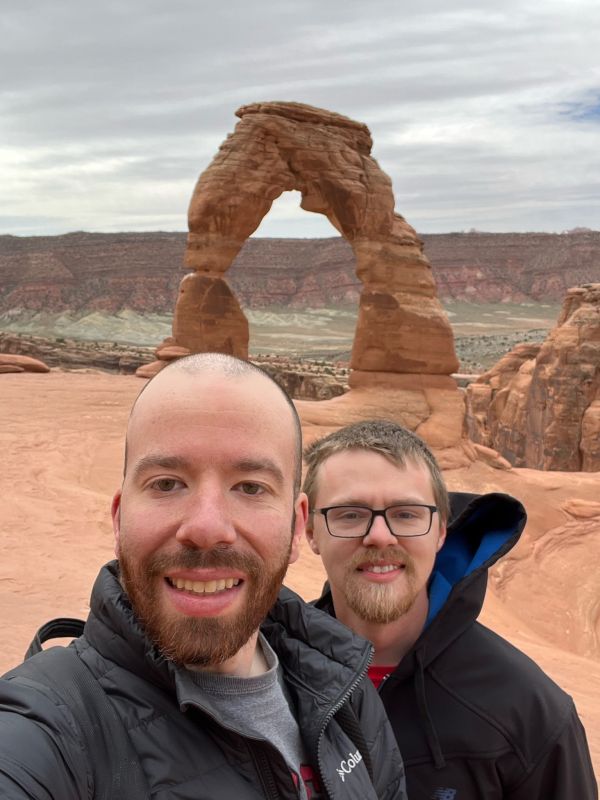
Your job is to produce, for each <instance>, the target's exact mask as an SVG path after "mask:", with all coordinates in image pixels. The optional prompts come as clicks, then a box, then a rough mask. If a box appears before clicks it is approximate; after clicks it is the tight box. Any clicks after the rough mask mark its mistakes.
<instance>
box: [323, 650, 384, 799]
mask: <svg viewBox="0 0 600 800" xmlns="http://www.w3.org/2000/svg"><path fill="white" fill-rule="evenodd" d="M374 655H375V649H374V648H373V647H371V649H370V651H369V655H368V657H367V660H366V662H365V664H364V666H363V667H362V669H361V671H360V672H359V673H358V675H357V676H356V677H355V678H354V680H353V682H352V683H351V684H350V687H349V688H348V689H347V690H346V692H345V693H344V695H343V696H342V697H341V699H340V700H339V701H338V702H337V703H336V704H335V705H334V706H332V707H331V708H330V709H329V711H328V712H327V716H326V717H325V719H324V720H323V725H322V726H321V731H320V733H319V738H318V739H317V761H318V767H319V773H320V775H321V780H322V781H323V785H324V786H325V789H326V790H327V794H328V796H329V797H330V798H331V797H333V792H332V787H331V784H330V783H329V780H328V778H327V775H326V773H325V770H324V769H323V763H322V761H321V747H320V745H321V740H322V739H323V736H324V735H325V729H326V728H327V726H328V725H329V723H330V722H331V720H332V719H333V717H334V716H335V714H336V712H338V711H339V710H340V708H341V707H342V706H343V705H344V703H345V702H346V700H347V699H348V698H349V697H350V695H351V694H352V692H353V691H354V690H355V689H356V687H357V686H358V684H359V683H360V682H361V681H362V680H363V678H364V677H365V675H366V674H367V671H368V669H369V667H370V666H371V662H372V661H373V657H374Z"/></svg>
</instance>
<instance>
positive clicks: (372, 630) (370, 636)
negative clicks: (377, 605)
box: [333, 590, 429, 667]
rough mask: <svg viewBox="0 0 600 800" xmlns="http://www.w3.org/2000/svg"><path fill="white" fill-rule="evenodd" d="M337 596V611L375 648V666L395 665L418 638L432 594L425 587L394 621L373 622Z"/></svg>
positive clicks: (339, 615)
mask: <svg viewBox="0 0 600 800" xmlns="http://www.w3.org/2000/svg"><path fill="white" fill-rule="evenodd" d="M338 601H339V598H336V597H335V596H334V598H333V604H334V608H335V615H336V617H337V618H338V619H339V620H340V622H343V623H344V625H347V626H348V627H349V628H351V629H352V630H353V631H354V632H355V633H357V634H358V635H359V636H362V637H363V639H367V640H368V641H369V642H371V643H372V644H373V647H374V648H375V657H374V659H373V666H374V667H378V666H382V667H383V666H396V664H398V663H399V662H400V661H402V659H403V658H404V656H405V655H406V654H407V653H408V651H409V650H410V649H411V647H412V646H413V645H414V643H415V642H416V641H417V639H418V638H419V636H420V635H421V632H422V630H423V627H424V625H425V620H426V619H427V612H428V610H429V598H428V597H427V592H426V590H424V591H423V592H421V594H419V595H418V596H417V598H416V600H415V602H414V603H413V605H412V606H411V608H410V609H409V610H408V611H407V612H406V614H403V615H402V616H401V617H399V618H398V619H397V620H394V621H393V622H385V623H378V622H370V621H369V620H365V619H362V618H361V617H359V616H357V614H356V613H355V612H354V611H352V609H350V608H349V607H348V606H347V605H346V603H345V602H343V601H342V602H338Z"/></svg>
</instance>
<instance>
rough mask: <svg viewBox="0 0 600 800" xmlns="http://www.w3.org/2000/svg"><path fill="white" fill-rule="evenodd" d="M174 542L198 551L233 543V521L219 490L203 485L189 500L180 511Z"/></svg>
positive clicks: (235, 532)
mask: <svg viewBox="0 0 600 800" xmlns="http://www.w3.org/2000/svg"><path fill="white" fill-rule="evenodd" d="M175 538H176V539H177V541H178V542H179V543H180V544H182V545H183V546H184V547H190V548H196V549H198V550H210V549H211V548H213V547H216V546H217V545H223V544H229V545H230V544H233V543H234V542H235V540H236V538H237V531H236V528H235V525H234V520H233V518H232V516H231V513H230V510H229V508H228V504H227V502H226V498H225V496H224V493H223V491H222V490H221V489H220V488H219V487H215V486H212V487H211V486H206V485H205V486H203V487H202V488H198V490H197V491H196V492H195V493H194V494H193V495H191V496H190V497H189V500H188V502H187V503H186V505H185V506H184V508H183V509H182V515H181V518H180V520H179V525H178V528H177V533H176V535H175Z"/></svg>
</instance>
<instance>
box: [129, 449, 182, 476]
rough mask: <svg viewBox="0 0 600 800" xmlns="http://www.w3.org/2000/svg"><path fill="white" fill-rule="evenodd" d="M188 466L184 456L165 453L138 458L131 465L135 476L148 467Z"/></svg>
mask: <svg viewBox="0 0 600 800" xmlns="http://www.w3.org/2000/svg"><path fill="white" fill-rule="evenodd" d="M187 466H189V464H188V462H187V461H186V459H184V458H180V457H179V456H165V455H160V454H157V455H152V454H150V455H148V456H144V457H143V458H140V460H139V461H137V462H136V463H135V465H134V467H133V474H134V476H135V477H137V476H138V475H141V474H142V473H143V472H146V471H147V470H149V469H154V468H155V467H160V468H161V469H183V468H185V467H187Z"/></svg>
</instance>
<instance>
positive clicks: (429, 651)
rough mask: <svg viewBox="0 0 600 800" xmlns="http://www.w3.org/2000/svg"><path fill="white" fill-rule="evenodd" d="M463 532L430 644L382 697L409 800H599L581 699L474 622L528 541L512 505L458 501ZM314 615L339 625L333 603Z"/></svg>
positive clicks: (450, 559) (454, 526)
mask: <svg viewBox="0 0 600 800" xmlns="http://www.w3.org/2000/svg"><path fill="white" fill-rule="evenodd" d="M451 500H452V507H453V517H454V521H453V522H452V523H451V525H450V526H449V528H448V537H447V539H446V543H445V544H444V546H443V548H442V549H441V551H440V553H439V554H438V558H437V560H436V565H435V569H434V572H433V575H432V578H431V580H430V583H429V617H428V620H427V623H426V626H425V628H424V630H423V633H422V634H421V636H420V637H419V639H418V640H417V642H416V643H415V644H414V646H413V648H412V649H411V650H410V651H409V652H408V653H407V654H406V656H404V658H403V659H402V661H401V662H400V664H399V665H398V666H397V667H396V669H394V670H393V671H392V672H391V674H390V675H389V677H387V678H386V679H385V680H384V682H383V683H382V684H381V686H380V690H379V691H380V697H381V699H382V700H383V703H384V705H385V708H386V711H387V713H388V716H389V719H390V721H391V723H392V727H393V728H394V732H395V734H396V739H397V741H398V745H399V747H400V752H401V753H402V758H403V759H404V765H405V769H406V783H407V791H408V796H409V798H410V800H481V798H485V800H500V799H501V798H510V800H592V798H597V796H598V794H597V786H596V781H595V779H594V774H593V770H592V765H591V760H590V754H589V750H588V746H587V742H586V737H585V733H584V730H583V727H582V725H581V722H580V721H579V717H578V716H577V711H576V709H575V706H574V704H573V701H572V699H571V698H570V697H569V696H568V695H567V694H565V692H563V691H562V689H560V688H559V687H558V686H557V685H556V684H555V683H553V682H552V681H551V680H550V678H548V676H547V675H545V674H544V673H543V672H542V671H541V669H539V667H537V666H536V664H534V662H533V661H531V659H529V658H528V657H527V656H526V655H524V654H523V653H522V652H521V651H519V650H517V649H516V648H515V647H513V646H512V645H510V644H509V643H508V642H507V641H505V640H504V639H502V638H501V637H499V636H497V635H496V634H495V633H493V632H492V631H490V630H489V629H488V628H485V627H484V626H483V625H481V624H479V623H478V622H476V618H477V616H478V614H479V612H480V611H481V607H482V605H483V600H484V597H485V591H486V586H487V574H488V569H489V568H490V567H491V566H492V564H494V563H495V562H496V561H497V560H498V559H499V558H500V557H501V556H503V555H504V554H505V553H507V552H508V551H509V550H510V549H511V548H512V547H514V545H515V544H516V542H517V541H518V539H519V537H520V535H521V532H522V530H523V528H524V525H525V519H526V517H525V510H524V509H523V506H522V505H521V504H520V503H519V502H518V501H516V500H514V499H513V498H512V497H509V496H507V495H501V494H489V495H483V496H481V497H479V498H476V497H475V495H462V494H454V495H451ZM316 605H317V606H318V607H320V608H322V609H324V610H327V611H329V613H331V614H333V613H334V612H333V604H332V599H331V594H330V593H329V592H328V591H326V592H325V593H324V594H323V596H322V597H321V598H320V600H318V601H317V603H316Z"/></svg>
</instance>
